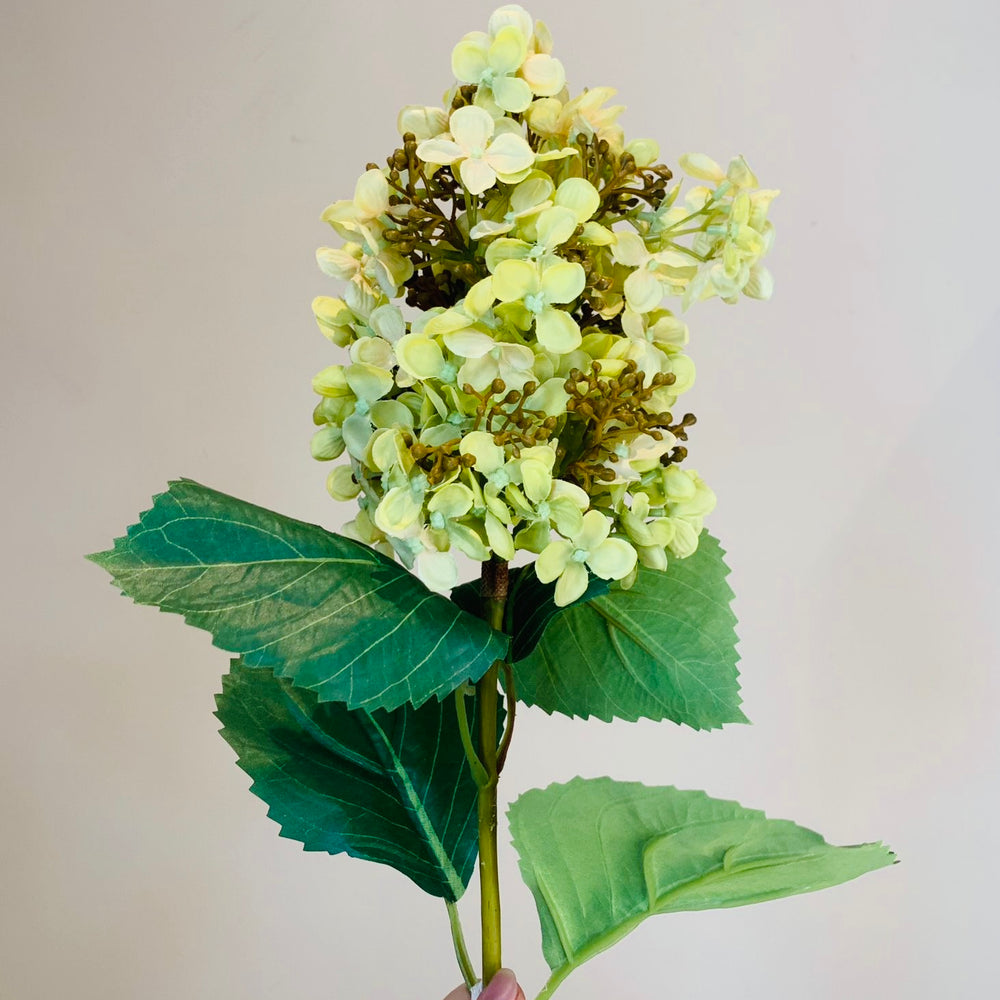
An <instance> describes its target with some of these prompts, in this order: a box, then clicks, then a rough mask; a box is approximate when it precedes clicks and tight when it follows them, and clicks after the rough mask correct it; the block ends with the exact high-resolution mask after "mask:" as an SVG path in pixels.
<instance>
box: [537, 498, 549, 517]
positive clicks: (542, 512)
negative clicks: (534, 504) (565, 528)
mask: <svg viewBox="0 0 1000 1000" xmlns="http://www.w3.org/2000/svg"><path fill="white" fill-rule="evenodd" d="M551 513H552V510H551V508H550V507H549V502H548V500H543V501H542V502H541V503H540V504H539V505H538V517H539V520H542V521H547V520H548V519H549V515H550V514H551Z"/></svg>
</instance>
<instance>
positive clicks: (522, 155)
mask: <svg viewBox="0 0 1000 1000" xmlns="http://www.w3.org/2000/svg"><path fill="white" fill-rule="evenodd" d="M449 127H450V129H451V132H450V136H451V137H450V138H448V137H447V136H442V137H439V138H437V139H425V140H424V141H423V142H422V143H420V145H419V146H417V156H419V157H420V159H421V160H423V161H424V162H425V163H439V164H442V165H444V166H452V167H453V166H454V165H455V164H456V163H457V164H458V174H459V177H460V179H461V181H462V184H464V185H465V187H466V188H467V189H468V191H469V192H470V193H471V194H482V193H483V192H484V191H486V190H488V189H489V188H491V187H493V185H494V184H496V182H497V179H498V178H499V179H500V180H501V181H503V182H504V183H505V184H510V183H514V182H515V181H516V180H521V179H522V178H521V177H520V176H518V175H519V174H522V173H523V172H524V171H526V170H528V169H529V168H530V167H531V165H532V164H533V163H534V162H535V154H534V152H532V149H531V147H530V146H529V145H528V143H527V142H526V140H525V139H523V138H522V137H521V136H519V135H514V134H513V133H512V132H503V133H502V134H500V135H498V136H497V137H496V138H495V139H494V138H493V133H494V132H495V131H496V123H495V122H494V121H493V119H492V118H491V117H490V115H489V113H488V112H486V111H484V110H483V109H482V108H477V107H475V106H473V105H469V106H467V107H464V108H458V109H457V110H456V111H454V112H452V115H451V119H450V121H449Z"/></svg>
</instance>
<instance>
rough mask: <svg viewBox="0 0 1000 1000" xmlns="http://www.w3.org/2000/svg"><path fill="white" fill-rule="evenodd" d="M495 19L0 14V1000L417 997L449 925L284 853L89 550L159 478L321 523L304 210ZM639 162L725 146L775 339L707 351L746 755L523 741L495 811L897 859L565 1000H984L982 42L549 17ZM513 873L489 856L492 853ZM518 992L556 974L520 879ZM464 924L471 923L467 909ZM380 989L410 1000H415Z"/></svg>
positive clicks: (388, 878) (628, 741)
mask: <svg viewBox="0 0 1000 1000" xmlns="http://www.w3.org/2000/svg"><path fill="white" fill-rule="evenodd" d="M492 6H493V5H492V4H488V3H480V2H476V3H463V4H459V3H457V2H452V3H445V2H440V0H436V2H432V0H423V2H420V3H412V4H406V5H393V4H390V3H386V2H383V3H378V4H376V3H355V2H350V3H349V2H346V0H324V2H318V0H309V2H305V0H294V2H293V0H286V2H281V3H278V2H270V3H265V2H249V0H240V2H238V0H230V2H222V0H208V2H205V0H203V2H198V3H196V2H193V0H171V2H169V3H151V2H148V0H146V2H143V0H139V2H134V3H125V2H121V0H120V2H109V0H94V2H89V3H70V2H68V0H61V2H55V0H4V2H3V5H2V8H0V80H2V93H3V105H2V120H0V126H2V136H3V144H4V163H3V168H2V169H3V183H2V186H0V225H2V232H3V242H2V249H0V253H2V254H3V262H2V269H0V274H2V276H3V282H4V292H3V295H2V296H0V309H2V315H3V340H2V348H0V349H2V352H3V353H2V373H3V393H2V395H0V412H2V451H0V455H2V462H3V464H2V468H3V482H4V488H3V491H2V494H0V504H2V505H3V518H4V520H3V522H2V523H3V525H4V526H5V529H6V535H5V544H4V559H3V563H4V584H3V599H2V607H3V610H4V617H5V619H6V621H5V627H4V646H5V650H4V653H5V655H4V662H3V666H2V668H0V669H2V670H3V686H2V702H0V703H2V705H3V724H2V726H0V748H2V763H0V866H2V868H0V905H2V913H0V997H3V998H4V1000H51V998H55V997H64V996H71V997H73V998H74V1000H98V998H100V1000H131V998H143V1000H208V998H213V1000H215V998H220V997H221V998H239V1000H265V998H268V1000H273V998H279V997H280V998H289V1000H291V998H295V1000H320V998H326V1000H330V998H339V997H389V996H396V997H403V998H413V1000H438V998H439V997H440V996H442V995H443V994H444V993H445V992H446V989H447V988H449V987H450V986H451V985H453V984H454V982H455V981H456V980H457V974H456V972H455V971H454V967H453V963H452V957H451V954H450V946H449V942H448V938H447V930H446V921H445V915H444V909H443V907H442V906H440V904H439V903H438V902H437V901H433V900H429V899H426V898H424V897H422V896H421V894H420V893H419V892H418V891H417V890H416V889H414V888H413V887H412V886H411V885H410V884H409V883H408V882H407V881H406V880H404V879H403V878H401V877H400V876H398V875H396V874H395V873H394V872H392V871H390V870H389V869H386V868H379V867H376V866H370V865H364V864H362V863H360V862H356V861H352V860H349V859H347V858H345V857H337V858H329V857H326V856H318V855H306V854H303V853H302V852H301V850H300V849H299V847H298V846H297V845H296V844H294V843H292V842H289V841H284V840H280V839H279V838H278V837H277V836H276V827H275V826H274V825H273V824H272V823H271V822H270V821H268V820H267V819H265V817H264V811H265V807H264V805H263V804H262V803H261V802H260V801H258V800H257V799H255V798H254V797H252V796H251V795H250V794H249V793H248V792H247V786H248V784H249V782H248V779H247V778H246V777H245V776H244V775H243V774H242V772H240V771H239V770H238V769H237V768H236V767H235V765H234V764H233V754H232V752H231V751H230V750H229V748H228V747H227V746H226V745H225V744H224V743H223V741H222V740H221V739H220V738H219V737H218V736H217V735H216V728H217V723H216V721H215V719H213V717H212V715H211V712H212V710H213V694H214V693H215V692H216V691H217V690H218V689H219V679H218V678H219V676H220V674H221V673H222V672H224V670H225V669H226V657H225V655H224V654H222V653H221V652H220V651H218V650H216V649H213V648H212V647H211V645H210V643H209V640H208V638H207V636H205V635H204V634H203V633H200V632H195V631H191V630H188V629H186V628H185V627H184V626H183V625H182V623H181V622H180V621H179V620H177V619H175V618H168V617H167V616H162V615H159V614H157V613H156V612H155V611H153V610H150V609H137V608H135V607H132V606H130V605H129V604H128V603H127V602H125V601H124V600H122V599H121V598H120V597H118V596H117V595H116V593H115V592H114V590H113V589H112V588H111V587H109V586H108V584H107V581H106V578H104V577H103V575H102V574H101V572H100V571H99V570H98V569H97V568H96V567H94V566H91V565H89V564H86V563H84V561H83V559H82V554H83V553H84V552H86V551H91V550H93V549H96V548H100V547H103V546H104V545H105V544H106V543H107V542H108V541H109V540H110V538H111V537H112V536H113V535H114V534H116V533H118V532H119V531H120V530H121V529H122V528H123V527H124V526H125V525H126V524H127V523H129V522H130V521H131V520H133V519H134V515H135V514H137V513H138V511H139V510H141V509H143V508H144V507H145V506H146V505H147V501H148V499H149V496H150V494H151V493H153V492H156V491H157V490H159V489H160V488H162V485H163V484H164V482H165V481H166V480H167V479H168V478H170V477H174V476H178V475H186V476H190V477H193V478H196V479H199V480H201V481H202V482H205V483H208V484H211V485H213V486H215V487H217V488H220V489H222V490H225V491H227V492H230V493H233V494H236V495H238V496H240V497H244V498H246V499H248V500H253V501H256V502H258V503H261V504H264V505H266V506H271V507H274V508H276V509H278V510H281V511H284V512H287V513H288V514H292V515H297V516H299V517H302V518H306V519H308V520H313V521H319V522H322V523H324V524H326V525H328V526H331V527H336V526H337V525H338V524H339V523H340V522H341V521H342V520H343V519H344V518H345V517H346V516H347V515H348V513H349V512H348V511H347V509H346V508H343V507H339V506H337V505H335V504H333V503H332V502H331V501H329V500H328V499H327V498H326V495H325V493H324V490H323V478H324V470H323V469H322V468H320V467H319V466H317V465H315V464H314V463H312V462H311V460H310V458H309V455H308V447H307V446H308V439H309V435H310V419H309V412H310V408H311V405H312V398H311V393H310V390H309V379H310V377H311V375H312V374H313V372H314V371H315V370H317V369H318V368H320V367H321V366H323V365H325V364H327V363H329V362H330V361H331V360H332V355H331V353H330V352H331V350H332V349H331V348H330V346H329V345H328V344H327V342H326V341H324V340H323V338H322V337H321V336H320V335H319V334H318V332H317V331H316V329H315V326H314V324H313V321H312V319H311V316H310V312H309V302H310V299H311V298H312V296H313V295H315V294H318V293H322V292H328V291H330V290H331V288H332V287H333V283H332V282H330V281H329V280H328V279H325V278H323V277H322V275H320V274H319V273H318V272H317V271H316V270H315V269H314V265H313V260H312V253H313V248H314V247H315V246H316V245H317V244H319V243H321V242H324V241H325V240H326V238H327V236H326V231H325V229H324V227H323V226H322V225H321V224H320V223H319V221H318V215H319V212H320V211H321V210H322V208H323V207H324V206H325V205H326V204H327V203H328V202H329V201H332V200H333V199H335V198H338V197H343V196H346V195H349V193H350V192H351V190H352V187H353V182H354V178H355V176H356V175H357V173H358V172H359V171H360V170H361V169H362V168H363V167H364V164H365V162H366V161H367V160H369V159H380V158H381V157H382V156H383V155H384V154H385V153H386V152H388V151H389V150H390V149H391V148H392V144H393V141H394V122H395V114H396V111H397V108H398V107H399V106H400V105H402V104H404V103H408V102H431V101H435V100H438V99H439V97H440V94H441V92H442V91H443V90H444V89H445V87H446V86H447V85H448V83H449V79H448V78H449V75H450V72H449V53H450V50H451V47H452V45H453V44H454V42H455V41H456V40H457V39H458V38H459V37H460V36H461V34H463V33H464V32H465V31H467V30H471V29H474V28H480V27H482V26H484V25H485V19H486V16H487V14H488V12H489V10H490V9H491V8H492ZM533 12H534V13H535V14H536V15H538V16H542V17H544V18H545V19H546V20H547V21H548V22H549V24H550V26H551V28H552V31H553V33H554V35H555V39H556V44H557V55H559V56H560V57H561V58H562V59H563V61H564V62H565V64H566V67H567V70H568V73H569V76H570V81H571V84H572V85H573V86H575V87H576V88H579V87H580V86H582V85H596V84H613V85H616V86H618V88H619V90H620V94H621V98H622V100H623V101H624V102H625V103H626V104H627V105H628V106H629V110H628V113H627V115H626V117H625V119H624V124H625V126H626V128H627V130H628V132H629V134H630V135H632V136H646V135H650V136H654V137H656V138H657V139H659V140H660V141H661V145H662V149H663V152H664V155H665V156H666V157H667V158H668V159H673V160H675V158H676V156H677V154H679V153H681V152H684V151H686V150H704V151H706V152H710V153H712V154H713V155H715V156H717V157H719V158H725V157H727V156H729V155H730V154H731V153H734V152H736V151H742V152H744V153H745V154H746V155H747V157H748V158H749V160H750V162H751V164H752V165H753V166H754V167H755V168H756V169H757V170H758V172H759V174H760V176H761V178H762V180H763V182H764V183H765V184H766V185H774V186H780V187H781V188H782V189H783V190H784V194H783V195H782V197H781V199H780V200H779V202H778V203H777V205H776V207H775V212H774V217H775V220H776V222H777V226H778V231H779V240H778V243H777V245H776V247H775V250H774V254H773V261H772V263H773V270H774V271H775V273H776V275H777V281H778V285H777V293H776V296H775V299H774V301H773V302H772V303H771V304H770V305H767V306H763V305H760V304H758V303H752V302H747V303H745V304H743V305H741V307H740V308H738V309H727V308H726V307H724V306H719V307H718V308H716V307H714V306H710V307H706V308H703V309H701V310H699V311H697V312H694V313H693V314H692V316H691V321H692V328H693V344H692V353H693V355H694V357H695V359H696V361H697V363H698V366H699V384H698V386H697V387H696V389H695V391H694V393H693V395H692V397H690V398H691V399H692V403H693V406H694V408H695V409H696V411H697V412H698V413H699V415H700V418H701V419H700V422H699V425H698V428H697V431H696V434H695V436H694V439H693V445H692V452H693V458H694V459H695V461H694V465H695V466H696V467H697V468H698V469H699V470H700V471H701V472H702V473H703V474H704V475H705V476H706V478H707V479H708V480H709V482H710V483H711V484H712V485H713V486H714V487H715V489H716V491H717V492H718V495H719V498H720V503H719V508H718V511H717V513H716V514H715V515H714V516H713V518H712V521H711V526H712V529H713V531H714V532H715V533H717V534H718V535H719V536H720V537H721V538H722V539H723V541H724V544H725V545H726V546H727V548H728V549H729V552H730V559H731V563H732V565H733V567H734V570H733V577H732V579H733V583H734V586H735V588H736V590H737V592H738V595H739V597H738V608H737V610H738V612H739V614H740V617H741V619H742V626H741V634H742V647H741V648H742V654H743V665H742V669H743V677H744V687H745V696H746V709H747V711H748V713H749V715H750V716H751V717H752V718H753V720H754V723H755V725H753V726H752V727H743V728H739V727H733V728H730V729H727V730H726V731H724V732H723V733H717V734H713V735H702V734H697V733H692V732H688V731H682V730H679V729H677V728H676V727H672V726H670V725H659V726H658V725H652V724H649V725H646V724H640V725H635V726H628V725H621V726H615V727H614V728H612V727H609V726H606V725H603V724H600V723H594V724H589V725H585V724H581V723H570V722H568V721H566V720H559V719H556V720H550V719H548V718H546V717H545V716H543V715H541V714H540V713H537V712H525V713H524V715H523V719H522V721H521V724H520V727H519V731H518V735H517V739H516V741H515V743H514V749H513V752H512V755H511V761H510V767H509V770H508V772H507V774H506V775H505V786H506V787H505V789H504V793H505V795H506V797H508V798H510V797H513V796H514V795H515V794H516V793H517V792H518V791H519V790H522V789H524V788H527V787H529V786H531V785H535V784H546V783H548V782H549V781H552V780H557V779H565V778H568V777H569V776H571V775H573V774H575V773H582V774H585V775H599V774H611V775H613V776H615V777H618V778H623V779H641V780H644V781H647V782H650V783H663V784H666V783H676V784H678V785H680V786H682V787H704V788H706V789H707V790H709V791H710V792H711V793H713V794H716V795H719V796H723V797H733V798H739V799H740V800H741V801H742V802H744V803H745V804H747V805H750V806H757V807H764V808H767V810H768V811H769V812H770V813H771V814H772V815H775V816H780V817H789V818H794V819H796V820H798V821H799V822H801V823H803V824H805V825H808V826H812V827H814V828H816V829H819V830H821V831H822V832H824V833H825V834H826V835H827V836H828V837H829V838H830V839H831V840H833V841H834V842H839V843H853V842H857V841H861V840H867V839H877V838H884V839H885V840H887V841H888V842H890V843H891V844H892V845H893V846H895V847H896V848H897V850H898V851H899V853H900V856H901V858H902V862H903V863H902V864H901V865H899V866H897V867H895V868H894V869H891V870H887V871H882V872H878V873H876V874H874V875H872V876H868V877H866V878H865V879H863V880H861V881H859V882H856V883H853V884H851V885H849V886H846V887H842V888H839V889H836V890H833V891H830V892H828V893H821V894H817V895H813V896H804V897H799V898H796V899H790V900H784V901H781V902H777V903H770V904H768V905H765V906H761V907H752V908H745V909H740V910H731V911H724V912H719V913H702V914H691V915H683V916H678V917H663V918H659V919H656V920H652V921H650V922H649V923H647V924H646V925H645V926H644V927H643V928H642V929H640V931H639V932H637V933H636V934H635V935H634V936H633V937H632V938H630V939H629V940H627V941H626V942H624V943H622V944H620V945H619V946H617V947H616V948H615V949H614V950H613V951H611V952H608V953H606V954H605V955H603V956H601V957H600V958H599V959H597V960H595V961H594V962H593V963H592V964H591V965H590V966H589V967H588V968H587V970H586V972H583V973H578V974H577V975H576V976H574V977H573V978H572V979H571V980H570V981H569V983H568V984H567V985H566V986H565V987H564V990H563V992H562V993H561V994H560V995H561V996H565V997H566V1000H599V998H605V997H609V998H610V997H615V998H625V1000H628V998H640V997H643V998H644V997H647V996H656V997H661V996H664V997H670V998H677V1000H680V998H684V1000H688V998H690V1000H694V998H699V1000H709V998H722V997H737V996H738V997H742V998H746V1000H751V998H765V997H766V998H769V1000H772V998H780V1000H793V998H795V1000H801V998H808V1000H846V998H851V1000H875V998H879V1000H882V998H885V997H893V998H895V997H905V998H928V1000H932V998H933V1000H939V998H942V997H948V998H953V997H955V998H966V997H968V998H973V997H980V996H985V995H988V994H990V993H992V989H991V987H992V986H993V984H994V980H995V976H994V974H993V970H994V969H995V948H996V931H997V916H996V914H997V910H996V902H995V901H996V891H997V875H998V862H997V857H998V851H997V849H996V832H997V826H998V822H1000V811H998V807H997V791H998V787H997V774H998V768H997V765H998V753H997V740H996V736H995V733H996V728H997V723H998V720H1000V704H998V703H1000V693H998V682H997V672H996V661H997V652H998V646H1000V629H998V619H997V613H996V612H997V597H998V590H1000V588H998V575H997V572H996V565H997V559H998V556H1000V544H998V533H997V523H996V510H997V501H998V499H1000V497H998V493H1000V490H998V482H1000V479H998V474H997V473H998V469H997V449H996V435H997V428H998V419H997V418H998V402H997V390H996V386H997V378H998V375H1000V365H998V362H1000V344H998V338H997V334H998V332H1000V322H998V309H997V305H996V301H997V295H996V287H997V264H998V252H997V245H998V244H997V231H998V230H997V226H998V218H997V214H998V213H997V200H998V194H997V180H996V170H997V164H998V162H1000V143H998V140H997V132H996V109H997V102H998V98H1000V87H998V76H997V71H996V52H995V47H996V39H997V36H998V28H1000V16H998V8H997V6H996V5H995V4H994V3H992V2H988V0H982V2H975V0H950V2H947V3H937V2H934V3H931V2H927V0H915V2H909V3H906V2H892V0H848V2H839V3H838V2H833V3H830V2H824V3H814V2H805V3H804V2H795V0H763V2H757V3H737V2H735V0H725V2H723V0H702V2H697V3H695V2H690V0H671V2H670V3H664V4H660V3H656V4H652V3H648V4H647V3H640V2H637V0H614V2H612V3H601V4H598V3H595V2H592V0H588V2H583V0H580V2H572V0H545V2H544V3H542V2H539V3H538V4H536V5H534V7H533ZM503 837H504V838H506V834H505V833H504V834H503ZM503 869H504V870H503V874H504V876H505V877H506V886H507V890H506V897H505V898H506V926H507V941H506V945H507V946H506V956H507V958H508V961H509V962H510V963H511V964H514V965H516V966H517V967H518V969H519V970H521V974H522V977H523V978H524V979H525V980H526V982H527V984H528V986H529V995H532V994H533V992H534V991H535V989H536V988H537V987H538V986H540V984H541V982H542V979H543V972H544V967H543V963H542V961H541V958H540V952H539V948H538V932H537V925H536V920H535V916H534V911H533V907H532V904H531V900H530V897H529V895H528V893H527V891H526V890H525V889H524V888H523V887H522V886H521V884H520V881H519V879H518V877H517V874H516V867H515V864H514V861H513V855H512V852H511V851H509V850H507V852H506V853H505V855H504V862H503ZM464 909H465V911H466V913H467V914H468V918H467V919H468V923H469V925H470V929H471V927H472V926H473V925H474V913H475V900H474V894H472V893H470V896H469V897H468V899H467V901H466V903H465V904H464ZM404 970H405V971H404Z"/></svg>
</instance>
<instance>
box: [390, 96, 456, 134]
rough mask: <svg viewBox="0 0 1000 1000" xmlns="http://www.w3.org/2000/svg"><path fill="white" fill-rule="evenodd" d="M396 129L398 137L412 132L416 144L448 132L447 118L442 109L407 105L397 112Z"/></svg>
mask: <svg viewBox="0 0 1000 1000" xmlns="http://www.w3.org/2000/svg"><path fill="white" fill-rule="evenodd" d="M396 128H397V129H398V130H399V134H400V135H406V133H407V132H412V133H413V135H414V136H415V138H416V140H417V142H423V141H424V140H425V139H433V138H434V137H435V136H438V135H441V133H442V132H447V131H448V116H447V115H446V114H445V112H444V109H443V108H433V107H422V106H421V105H419V104H408V105H406V107H405V108H403V109H402V110H401V111H400V112H399V117H398V118H397V119H396Z"/></svg>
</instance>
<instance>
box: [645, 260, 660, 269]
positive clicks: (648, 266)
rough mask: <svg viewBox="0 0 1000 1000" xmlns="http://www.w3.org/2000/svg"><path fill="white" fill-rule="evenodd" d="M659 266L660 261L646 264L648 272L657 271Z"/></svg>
mask: <svg viewBox="0 0 1000 1000" xmlns="http://www.w3.org/2000/svg"><path fill="white" fill-rule="evenodd" d="M658 266H659V261H656V260H651V261H649V262H648V263H647V264H646V270H647V271H655V270H656V268H657V267H658Z"/></svg>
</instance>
